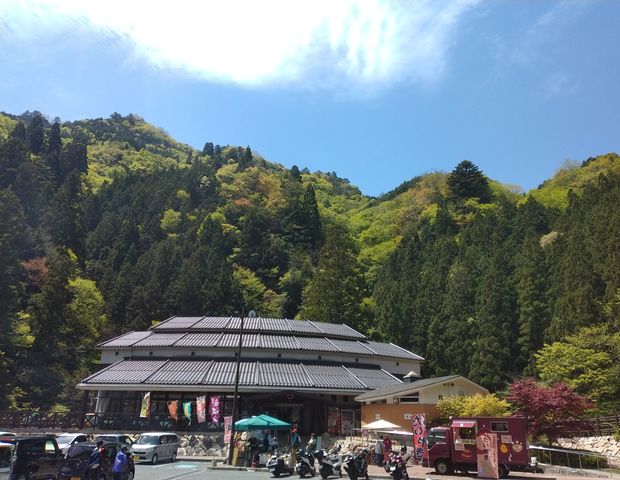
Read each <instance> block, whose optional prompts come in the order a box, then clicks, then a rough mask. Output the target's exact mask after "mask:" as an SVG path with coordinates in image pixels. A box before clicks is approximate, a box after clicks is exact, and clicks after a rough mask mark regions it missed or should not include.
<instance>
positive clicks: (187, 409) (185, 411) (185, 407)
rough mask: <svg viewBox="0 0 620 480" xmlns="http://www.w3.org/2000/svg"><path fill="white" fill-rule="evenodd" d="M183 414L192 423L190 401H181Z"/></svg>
mask: <svg viewBox="0 0 620 480" xmlns="http://www.w3.org/2000/svg"><path fill="white" fill-rule="evenodd" d="M183 415H184V416H185V417H186V418H187V419H188V420H189V423H192V402H183Z"/></svg>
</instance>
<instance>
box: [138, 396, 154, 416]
mask: <svg viewBox="0 0 620 480" xmlns="http://www.w3.org/2000/svg"><path fill="white" fill-rule="evenodd" d="M150 413H151V392H146V393H145V394H144V397H142V406H141V407H140V418H147V417H148V416H149V414H150Z"/></svg>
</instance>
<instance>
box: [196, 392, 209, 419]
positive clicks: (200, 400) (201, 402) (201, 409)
mask: <svg viewBox="0 0 620 480" xmlns="http://www.w3.org/2000/svg"><path fill="white" fill-rule="evenodd" d="M206 403H207V399H206V398H205V396H204V395H203V396H202V397H196V417H197V418H198V423H205V422H206V421H207V419H206V418H205V409H206V408H207V405H206Z"/></svg>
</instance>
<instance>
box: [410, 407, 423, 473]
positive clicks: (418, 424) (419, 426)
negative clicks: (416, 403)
mask: <svg viewBox="0 0 620 480" xmlns="http://www.w3.org/2000/svg"><path fill="white" fill-rule="evenodd" d="M411 426H412V428H413V455H414V456H415V458H416V460H417V461H418V463H421V462H422V458H424V449H425V448H426V415H425V414H423V413H418V414H416V415H415V416H414V417H413V419H412V421H411Z"/></svg>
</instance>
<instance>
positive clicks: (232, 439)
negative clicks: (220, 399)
mask: <svg viewBox="0 0 620 480" xmlns="http://www.w3.org/2000/svg"><path fill="white" fill-rule="evenodd" d="M244 316H245V312H244V310H243V308H242V309H241V322H240V324H239V348H238V349H237V367H236V371H235V395H234V397H233V407H232V425H231V427H230V445H229V447H228V464H229V465H232V458H233V448H234V445H235V422H236V421H237V410H238V408H239V406H238V403H239V400H238V398H237V397H238V396H239V368H240V366H241V347H242V345H243V320H244ZM255 316H256V312H255V311H254V310H250V312H249V317H250V318H254V317H255Z"/></svg>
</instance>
